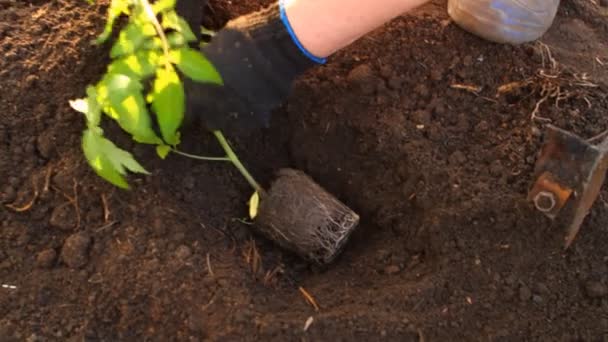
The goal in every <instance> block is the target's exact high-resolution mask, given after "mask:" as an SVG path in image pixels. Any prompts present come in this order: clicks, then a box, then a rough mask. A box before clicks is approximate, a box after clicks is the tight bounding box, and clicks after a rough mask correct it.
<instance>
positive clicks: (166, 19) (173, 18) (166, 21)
mask: <svg viewBox="0 0 608 342" xmlns="http://www.w3.org/2000/svg"><path fill="white" fill-rule="evenodd" d="M161 24H162V27H163V28H164V29H171V30H175V31H177V32H179V33H181V34H182V35H183V36H184V39H186V40H187V41H189V42H192V41H195V40H196V36H195V35H194V32H192V29H191V28H190V25H188V22H187V21H186V20H184V19H183V18H182V17H180V16H179V15H177V13H176V12H175V11H169V12H167V13H164V14H163V20H162V23H161Z"/></svg>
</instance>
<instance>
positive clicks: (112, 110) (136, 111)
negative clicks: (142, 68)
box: [97, 74, 161, 144]
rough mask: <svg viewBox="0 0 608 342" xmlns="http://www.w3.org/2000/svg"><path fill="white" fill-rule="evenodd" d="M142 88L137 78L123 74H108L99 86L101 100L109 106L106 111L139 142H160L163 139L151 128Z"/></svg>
mask: <svg viewBox="0 0 608 342" xmlns="http://www.w3.org/2000/svg"><path fill="white" fill-rule="evenodd" d="M142 89H143V87H142V85H141V84H140V83H139V82H138V81H137V80H135V79H133V78H130V77H128V76H126V75H121V74H107V75H106V77H104V79H103V80H102V82H100V84H99V85H98V87H97V91H98V94H99V95H98V97H99V99H100V101H99V102H101V103H103V104H105V105H106V106H109V108H108V109H107V110H106V112H107V113H108V114H109V115H110V117H112V118H114V119H116V120H117V121H118V124H119V125H120V127H121V128H122V129H124V130H125V131H127V132H129V133H130V134H131V135H132V136H133V139H134V140H135V141H137V142H141V143H147V144H158V143H161V140H160V138H158V136H156V134H155V133H154V131H153V130H152V128H151V120H150V115H149V114H148V110H147V107H146V103H145V101H144V98H143V95H142V94H141V91H142Z"/></svg>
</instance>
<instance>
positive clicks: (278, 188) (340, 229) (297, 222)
mask: <svg viewBox="0 0 608 342" xmlns="http://www.w3.org/2000/svg"><path fill="white" fill-rule="evenodd" d="M255 224H256V227H257V228H258V230H259V231H260V232H261V233H262V234H264V235H266V236H267V237H268V238H270V239H272V240H273V241H275V242H276V243H277V244H279V245H280V246H282V247H283V248H286V249H288V250H291V251H293V252H295V253H296V254H298V255H300V256H301V257H303V258H305V259H308V260H311V261H313V262H316V263H318V264H327V263H330V262H332V261H333V260H334V259H335V257H336V256H337V255H338V254H339V253H340V252H341V250H342V248H343V246H344V244H345V243H346V241H347V240H348V238H349V236H350V234H351V233H352V232H353V230H354V229H355V228H356V227H357V225H358V224H359V215H357V214H356V213H355V212H354V211H352V210H351V209H350V208H348V207H347V206H346V205H344V204H343V203H342V202H340V201H339V200H338V199H336V198H335V197H334V196H332V195H331V194H330V193H328V192H327V191H325V190H324V189H323V188H322V187H320V186H319V185H318V184H317V183H315V182H314V181H313V180H312V179H311V178H310V177H309V176H307V175H306V174H305V173H303V172H302V171H298V170H293V169H281V170H279V172H278V173H277V178H276V180H275V181H274V182H273V183H272V185H271V187H270V189H269V190H268V191H267V192H266V194H265V196H264V197H263V198H262V200H261V202H260V207H259V211H258V216H257V218H256V222H255Z"/></svg>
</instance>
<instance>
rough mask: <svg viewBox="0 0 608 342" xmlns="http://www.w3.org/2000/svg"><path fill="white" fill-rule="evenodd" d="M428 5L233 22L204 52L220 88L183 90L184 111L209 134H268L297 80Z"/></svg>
mask: <svg viewBox="0 0 608 342" xmlns="http://www.w3.org/2000/svg"><path fill="white" fill-rule="evenodd" d="M182 1H184V0H182ZM185 1H197V0H185ZM426 1H427V0H286V1H280V2H279V3H275V4H273V5H272V6H270V7H268V8H265V9H264V10H262V11H259V12H255V13H251V14H248V15H245V16H242V17H238V18H235V19H234V20H231V21H230V22H228V23H227V24H226V26H225V27H224V28H223V29H221V30H220V31H219V32H217V33H216V34H215V36H214V37H213V38H212V39H211V42H210V43H209V44H206V45H205V46H203V47H202V49H201V50H202V52H203V54H204V55H205V56H206V57H207V58H208V59H209V60H210V61H211V62H212V64H213V65H214V66H215V67H216V68H217V69H218V71H219V73H220V75H222V77H223V79H224V85H223V86H213V85H207V84H198V83H194V82H188V83H187V87H186V95H187V105H186V107H187V110H188V112H189V114H191V115H190V116H194V117H200V118H202V119H203V121H204V123H205V124H206V126H207V127H208V128H210V129H226V128H227V127H228V126H230V125H231V124H234V123H236V124H237V125H238V126H243V125H244V126H251V125H253V126H259V125H260V124H261V125H263V126H265V125H267V124H268V119H269V115H270V112H271V111H272V109H274V108H275V107H277V106H279V105H280V104H281V103H282V102H283V100H284V99H285V98H286V97H287V95H288V93H289V90H290V86H291V83H292V82H293V81H294V80H295V78H297V77H298V76H299V75H300V74H302V73H304V72H305V71H306V70H308V69H310V68H312V67H314V66H315V65H318V64H320V63H324V62H325V57H328V56H330V55H331V54H332V53H334V52H335V51H338V50H339V49H341V48H343V47H345V46H347V45H349V44H350V43H352V42H354V41H355V40H356V39H358V38H359V37H361V36H363V35H365V34H366V33H367V32H369V31H371V30H373V29H375V28H376V27H378V26H380V25H382V24H383V23H385V22H386V21H388V20H390V19H392V18H394V17H396V16H398V15H400V14H401V13H403V12H404V11H407V10H409V9H411V8H413V7H415V6H418V5H420V4H422V3H424V2H426ZM347 6H348V8H346V7H347Z"/></svg>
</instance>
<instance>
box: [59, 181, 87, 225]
mask: <svg viewBox="0 0 608 342" xmlns="http://www.w3.org/2000/svg"><path fill="white" fill-rule="evenodd" d="M72 182H73V186H72V192H73V195H72V196H70V195H68V194H66V193H64V192H63V191H61V190H59V189H58V188H56V187H53V190H55V191H57V192H58V193H59V194H61V195H62V196H63V197H65V198H66V199H67V200H68V202H67V203H65V204H64V205H68V204H71V205H72V206H73V207H74V211H75V212H76V227H75V229H76V230H78V229H80V221H81V218H80V205H79V204H78V182H77V181H76V179H73V180H72Z"/></svg>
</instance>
